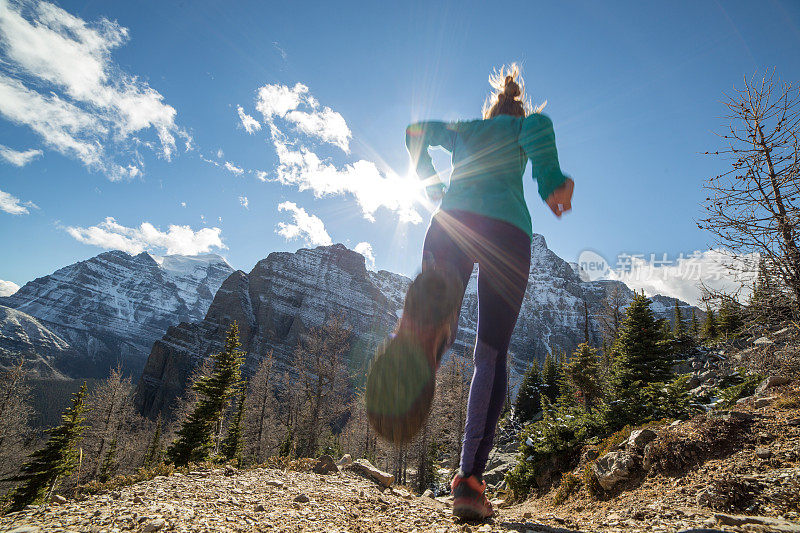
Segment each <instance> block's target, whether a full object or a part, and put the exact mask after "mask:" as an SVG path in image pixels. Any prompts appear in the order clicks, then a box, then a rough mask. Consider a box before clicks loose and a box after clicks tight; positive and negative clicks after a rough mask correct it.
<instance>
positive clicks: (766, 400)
mask: <svg viewBox="0 0 800 533" xmlns="http://www.w3.org/2000/svg"><path fill="white" fill-rule="evenodd" d="M774 399H775V396H767V397H766V398H758V399H757V400H756V401H755V402H753V406H754V407H766V406H768V405H769V404H770V403H772V400H774Z"/></svg>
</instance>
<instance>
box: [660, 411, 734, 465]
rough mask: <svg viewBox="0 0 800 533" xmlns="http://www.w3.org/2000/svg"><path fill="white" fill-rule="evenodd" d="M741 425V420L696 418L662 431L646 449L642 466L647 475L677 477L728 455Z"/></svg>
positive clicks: (731, 418)
mask: <svg viewBox="0 0 800 533" xmlns="http://www.w3.org/2000/svg"><path fill="white" fill-rule="evenodd" d="M745 424H746V422H745V420H744V419H740V418H736V417H730V418H729V419H728V420H725V419H723V418H717V417H709V416H707V415H699V416H696V417H695V418H693V419H692V420H690V421H689V422H688V424H681V426H680V427H678V428H666V429H665V430H664V431H663V432H662V433H661V435H659V437H658V438H657V439H656V440H654V441H653V442H652V443H651V444H650V446H648V448H647V451H646V453H645V463H648V464H650V465H652V467H651V470H650V473H651V475H652V474H657V473H658V474H666V475H679V474H681V473H683V472H685V471H686V470H688V469H689V468H692V467H693V466H695V465H698V464H701V463H702V462H705V461H707V460H708V459H711V458H714V457H722V456H724V455H726V454H728V453H730V451H731V450H732V449H733V446H734V441H735V440H736V437H737V436H740V435H742V434H743V432H742V431H741V429H742V428H743V426H744V425H745ZM687 425H688V427H687Z"/></svg>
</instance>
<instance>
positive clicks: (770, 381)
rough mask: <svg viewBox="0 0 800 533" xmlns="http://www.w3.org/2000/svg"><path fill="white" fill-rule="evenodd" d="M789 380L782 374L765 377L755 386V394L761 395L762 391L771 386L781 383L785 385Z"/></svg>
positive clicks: (778, 385) (777, 385)
mask: <svg viewBox="0 0 800 533" xmlns="http://www.w3.org/2000/svg"><path fill="white" fill-rule="evenodd" d="M790 381H791V380H790V379H789V378H787V377H784V376H770V377H768V378H765V379H764V380H763V381H762V382H761V383H759V384H758V387H757V388H756V392H755V395H756V396H761V395H762V394H764V392H765V391H766V390H767V389H769V388H771V387H780V386H781V385H786V384H787V383H789V382H790Z"/></svg>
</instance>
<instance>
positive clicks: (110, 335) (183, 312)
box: [0, 251, 233, 378]
mask: <svg viewBox="0 0 800 533" xmlns="http://www.w3.org/2000/svg"><path fill="white" fill-rule="evenodd" d="M231 272H233V269H232V268H231V266H230V265H228V263H227V262H226V261H225V260H224V259H223V258H222V257H220V256H218V255H214V254H205V255H197V256H179V255H169V256H164V257H157V256H152V255H150V254H148V253H146V252H143V253H141V254H139V255H136V256H131V255H129V254H127V253H125V252H121V251H111V252H105V253H102V254H100V255H98V256H96V257H93V258H91V259H88V260H86V261H80V262H78V263H75V264H73V265H70V266H67V267H64V268H61V269H59V270H57V271H56V272H54V273H52V274H50V275H48V276H44V277H41V278H37V279H35V280H33V281H31V282H29V283H26V284H25V285H24V286H23V287H22V288H20V289H19V291H17V292H16V293H14V294H13V295H11V296H8V297H5V298H0V305H3V306H5V307H7V308H10V309H9V310H7V311H5V312H4V314H0V352H4V353H5V359H8V358H9V357H10V356H11V354H12V353H24V354H37V355H38V356H40V357H41V358H42V359H43V360H44V361H46V362H47V363H48V364H49V365H50V366H52V367H53V368H54V369H57V370H58V371H59V372H61V373H63V374H65V375H67V376H69V377H80V378H85V377H102V376H104V375H105V374H106V373H107V372H108V369H109V368H110V367H111V366H113V365H116V364H117V363H121V364H122V366H123V367H124V368H125V369H126V370H127V371H128V372H130V373H131V374H133V375H134V376H136V377H138V375H139V373H140V372H141V370H142V368H143V367H144V364H145V361H146V359H147V355H148V354H149V353H150V348H151V347H152V345H153V342H154V341H155V340H156V339H158V338H159V337H161V336H162V335H163V334H164V331H166V329H167V328H168V327H169V326H170V325H172V324H177V323H179V322H181V321H185V320H190V321H191V320H200V319H202V318H203V316H205V313H206V311H207V310H208V306H209V304H210V303H211V300H212V299H213V297H214V294H215V293H216V292H217V289H218V288H219V286H220V285H221V284H222V282H223V281H224V280H225V279H226V278H227V277H228V276H229V275H230V273H231ZM11 311H16V313H12V312H11ZM20 317H22V318H23V319H21V318H20ZM25 317H27V318H25ZM14 324H18V325H17V326H15V325H14ZM22 324H25V326H24V327H23V326H22ZM36 328H40V330H39V331H38V333H36V332H35V331H34V330H36ZM23 330H25V331H27V332H29V333H28V334H27V335H26V336H23V335H21V334H20V332H21V331H23ZM30 332H33V333H30Z"/></svg>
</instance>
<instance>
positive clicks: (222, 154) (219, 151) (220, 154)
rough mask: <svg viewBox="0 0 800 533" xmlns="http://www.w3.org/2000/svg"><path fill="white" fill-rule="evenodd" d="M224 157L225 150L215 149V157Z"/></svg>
mask: <svg viewBox="0 0 800 533" xmlns="http://www.w3.org/2000/svg"><path fill="white" fill-rule="evenodd" d="M223 157H225V152H223V151H222V148H218V149H217V159H222V158H223Z"/></svg>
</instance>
